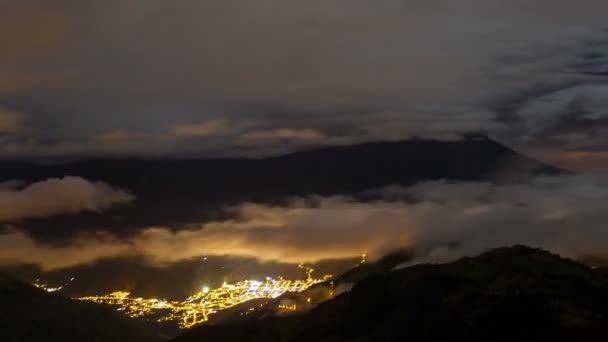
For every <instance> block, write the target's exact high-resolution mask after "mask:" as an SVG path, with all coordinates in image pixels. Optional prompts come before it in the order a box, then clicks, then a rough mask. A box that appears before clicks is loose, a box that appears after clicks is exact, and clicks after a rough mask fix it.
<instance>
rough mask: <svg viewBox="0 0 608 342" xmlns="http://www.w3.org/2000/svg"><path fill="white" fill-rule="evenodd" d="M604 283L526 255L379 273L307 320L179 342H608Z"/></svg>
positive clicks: (228, 329)
mask: <svg viewBox="0 0 608 342" xmlns="http://www.w3.org/2000/svg"><path fill="white" fill-rule="evenodd" d="M607 324H608V277H607V276H606V274H605V273H600V272H597V271H595V270H593V269H591V268H588V267H587V266H584V265H582V264H579V263H576V262H574V261H570V260H565V259H562V258H560V257H559V256H556V255H553V254H551V253H548V252H545V251H541V250H536V249H531V248H527V247H521V246H517V247H512V248H501V249H496V250H493V251H490V252H487V253H485V254H483V255H481V256H479V257H475V258H464V259H461V260H458V261H456V262H453V263H449V264H444V265H418V266H413V267H409V268H405V269H401V270H396V271H393V272H383V273H377V274H376V275H373V276H371V277H368V278H365V279H364V280H362V281H360V282H359V283H358V284H357V285H356V286H355V287H354V288H353V289H352V291H350V292H348V293H345V294H342V295H340V296H338V297H336V298H335V299H333V300H329V301H327V302H325V303H323V304H321V305H320V306H318V307H317V308H316V309H314V310H312V311H311V312H309V313H308V314H304V315H294V316H285V317H272V318H267V319H260V320H251V321H245V322H241V323H236V324H225V325H214V326H202V327H199V328H194V329H192V330H191V331H189V332H186V333H185V334H183V335H182V336H180V337H178V338H176V339H175V340H174V341H175V342H197V341H205V342H215V341H218V342H219V341H222V342H231V341H234V342H236V341H251V342H255V341H276V342H296V341H298V342H299V341H319V342H324V341H326V342H329V341H332V342H340V341H344V342H346V341H358V342H366V341H480V342H481V341H484V342H486V341H607V340H608V329H606V326H607Z"/></svg>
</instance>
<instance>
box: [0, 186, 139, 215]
mask: <svg viewBox="0 0 608 342" xmlns="http://www.w3.org/2000/svg"><path fill="white" fill-rule="evenodd" d="M133 199H134V197H133V196H132V195H130V194H128V193H127V192H125V191H123V190H120V189H116V188H113V187H111V186H109V185H107V184H105V183H102V182H95V183H93V182H89V181H87V180H85V179H82V178H80V177H65V178H50V179H47V180H45V181H41V182H37V183H33V184H30V185H28V186H26V187H25V188H23V189H14V188H13V189H10V188H8V189H7V190H2V188H0V222H14V221H18V220H21V219H27V218H37V217H50V216H55V215H61V214H74V213H78V212H81V211H85V210H92V211H102V210H105V209H108V208H110V207H111V206H113V205H115V204H124V203H128V202H131V201H132V200H133Z"/></svg>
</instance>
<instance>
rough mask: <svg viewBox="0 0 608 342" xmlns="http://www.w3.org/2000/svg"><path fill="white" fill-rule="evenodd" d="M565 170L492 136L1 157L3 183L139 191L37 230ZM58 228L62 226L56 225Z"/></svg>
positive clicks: (138, 222) (183, 219)
mask: <svg viewBox="0 0 608 342" xmlns="http://www.w3.org/2000/svg"><path fill="white" fill-rule="evenodd" d="M559 172H562V171H561V170H559V169H557V168H554V167H551V166H548V165H546V164H543V163H541V162H538V161H536V160H533V159H531V158H528V157H526V156H523V155H520V154H518V153H516V152H514V151H513V150H511V149H509V148H507V147H505V146H503V145H501V144H499V143H496V142H494V141H492V140H490V139H487V138H483V137H476V136H471V137H468V138H466V139H463V140H461V141H433V140H408V141H401V142H383V143H367V144H361V145H354V146H343V147H330V148H323V149H318V150H311V151H302V152H296V153H293V154H289V155H285V156H278V157H272V158H264V159H244V158H235V159H199V160H133V159H128V160H91V161H78V162H72V163H63V164H35V163H19V162H3V163H0V182H1V181H3V180H11V179H20V180H24V181H26V182H35V181H41V180H44V179H47V178H51V177H63V176H66V175H70V176H80V177H84V178H86V179H88V180H91V181H104V182H107V183H109V184H111V185H115V186H119V187H122V188H124V189H128V190H130V191H132V192H133V193H134V194H135V195H136V196H137V200H136V202H134V203H133V204H132V205H129V206H126V207H121V208H115V209H112V210H110V211H109V212H107V213H104V214H99V213H84V214H80V215H71V216H62V217H56V218H53V219H42V220H40V219H39V220H31V221H29V222H27V223H26V224H25V226H26V227H29V228H30V230H31V232H33V233H34V234H44V233H45V232H48V231H53V232H54V235H55V236H57V234H58V231H63V230H65V227H91V228H108V227H114V228H116V229H117V231H119V232H128V231H129V228H133V227H140V226H150V225H154V226H159V225H170V226H179V225H184V224H188V223H193V222H200V221H204V220H208V219H213V218H218V217H222V215H224V213H223V212H222V210H221V209H222V208H224V207H225V206H226V205H230V204H236V203H241V202H244V201H254V202H262V203H279V202H282V201H284V200H285V199H286V198H287V197H290V196H304V195H311V194H317V195H334V194H359V193H361V192H363V191H365V190H369V189H373V188H378V187H382V186H386V185H390V184H401V185H410V184H413V183H416V182H419V181H424V180H438V179H447V180H466V181H479V180H488V181H498V182H511V181H519V180H525V179H527V178H530V177H531V176H532V175H537V174H543V173H545V174H554V173H559ZM49 226H54V227H59V228H62V229H54V230H51V229H49V228H50V227H49Z"/></svg>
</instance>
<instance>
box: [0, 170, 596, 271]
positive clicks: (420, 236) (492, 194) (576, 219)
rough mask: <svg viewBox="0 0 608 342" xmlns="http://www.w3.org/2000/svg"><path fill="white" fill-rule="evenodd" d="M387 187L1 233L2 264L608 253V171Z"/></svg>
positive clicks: (433, 258)
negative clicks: (54, 237)
mask: <svg viewBox="0 0 608 342" xmlns="http://www.w3.org/2000/svg"><path fill="white" fill-rule="evenodd" d="M378 193H379V194H382V195H383V196H384V198H385V199H384V200H381V201H376V202H368V203H362V202H356V201H354V200H353V199H351V198H346V197H328V198H306V199H295V200H293V201H292V203H291V204H290V205H289V206H285V207H270V206H262V205H256V204H244V205H241V206H239V207H237V208H234V214H235V218H234V219H232V220H227V221H221V222H209V223H205V224H201V225H199V226H193V227H191V228H190V229H187V230H174V229H170V228H163V227H156V228H148V229H145V230H143V231H141V232H140V233H139V234H137V235H135V236H133V237H131V238H128V239H120V238H118V237H114V236H111V235H108V234H101V235H100V234H96V235H92V236H81V237H80V238H78V239H75V240H73V241H70V242H67V243H65V244H63V245H61V246H52V245H44V244H40V243H37V242H34V241H33V240H31V239H30V238H29V237H27V236H26V235H24V234H23V233H21V232H20V231H19V230H17V229H15V228H13V229H12V230H9V231H7V232H5V233H4V235H3V236H2V239H0V240H1V241H2V243H3V245H4V246H3V247H4V248H1V249H0V262H1V263H15V262H16V261H20V262H22V263H32V264H38V265H40V266H41V267H42V268H44V269H47V270H49V269H60V268H67V267H71V266H75V265H79V264H86V263H92V262H95V261H96V260H100V259H103V258H108V257H129V256H132V257H143V258H144V259H145V260H147V261H148V262H150V263H151V264H153V265H158V266H164V265H170V264H172V263H177V262H180V261H184V260H189V259H191V258H195V257H199V256H211V255H217V256H224V255H231V256H243V257H254V258H257V259H258V260H260V261H281V262H292V263H297V262H315V261H319V260H323V259H336V258H349V257H358V256H359V255H361V253H364V252H367V253H368V254H369V255H370V257H371V258H378V257H381V256H382V255H383V254H384V253H386V252H389V251H391V250H392V249H395V248H404V247H405V248H411V249H412V250H413V251H414V252H415V255H416V259H415V262H426V261H432V262H436V261H446V260H451V259H453V258H457V257H460V256H464V255H473V254H477V253H480V252H482V251H484V250H486V249H488V248H494V247H500V246H507V245H513V244H526V245H530V246H534V247H542V248H546V249H549V250H552V251H554V252H556V253H559V254H562V255H564V256H568V257H573V258H579V257H588V256H595V257H608V251H606V248H605V246H606V244H607V243H608V230H606V229H605V225H604V222H606V219H608V217H606V215H607V214H606V211H605V208H604V207H605V203H606V200H608V178H606V177H592V176H560V177H543V178H538V179H536V180H534V181H533V182H531V183H529V184H520V185H492V184H489V183H446V182H429V183H421V184H418V185H415V186H413V187H409V188H400V187H389V188H385V189H382V190H379V192H378Z"/></svg>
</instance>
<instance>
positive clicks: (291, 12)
mask: <svg viewBox="0 0 608 342" xmlns="http://www.w3.org/2000/svg"><path fill="white" fill-rule="evenodd" d="M606 13H608V2H606V1H605V0H579V1H571V0H535V1H524V0H510V1H506V0H458V1H453V0H452V1H448V0H405V1H397V0H375V1H369V0H348V1H347V0H308V1H291V0H257V1H250V0H230V1H229V0H206V1H189V0H182V1H165V0H105V1H79V0H53V1H48V0H8V1H6V0H5V1H0V160H1V161H2V162H14V161H33V162H42V163H44V164H53V163H64V162H68V161H78V160H88V159H104V158H109V159H121V158H144V159H163V160H174V159H184V158H211V157H264V156H273V155H280V154H284V153H289V152H293V151H299V150H303V149H311V148H320V147H326V146H337V145H338V146H348V145H353V144H358V143H364V142H372V141H400V140H405V139H411V138H425V139H435V140H441V141H458V140H459V139H461V137H462V135H463V134H465V133H471V132H478V133H482V134H484V135H487V136H488V137H490V138H491V139H493V140H495V141H498V142H500V143H502V144H505V145H506V146H509V147H510V148H513V149H514V150H516V151H518V152H520V153H523V154H526V155H529V156H531V157H534V158H536V159H538V160H541V161H543V162H546V163H549V164H552V165H556V166H558V167H561V168H563V169H564V170H570V171H574V172H576V174H565V175H562V176H556V177H549V178H540V179H535V180H532V181H530V182H529V183H527V184H517V185H505V184H501V185H495V184H490V183H488V182H481V181H480V182H471V181H469V182H459V183H450V182H444V181H433V182H425V183H421V184H418V185H415V186H413V187H390V185H391V184H384V186H389V188H386V187H382V189H381V190H378V192H377V194H379V195H378V196H377V197H376V198H375V200H374V201H372V202H369V201H366V202H363V201H360V200H359V199H358V198H355V197H352V196H350V195H346V194H332V195H331V196H320V197H315V199H314V201H312V202H314V203H313V204H311V201H309V199H308V198H307V197H306V196H298V197H297V198H291V199H289V201H287V203H282V204H280V205H279V204H276V203H274V204H271V203H238V204H236V205H234V204H231V207H230V209H229V210H228V212H229V213H230V215H231V217H229V218H226V217H218V218H215V219H209V220H205V221H201V222H190V223H189V224H188V225H187V226H185V225H182V224H181V222H180V225H177V223H176V225H175V226H173V225H172V224H171V222H170V223H169V224H163V225H159V226H155V225H147V226H138V227H134V228H133V229H132V230H130V231H129V233H128V234H124V236H122V235H120V234H116V232H115V229H112V228H111V227H107V228H106V229H98V228H95V230H91V229H90V228H89V227H88V226H85V225H83V226H82V227H81V226H78V227H77V228H74V226H71V227H70V232H72V231H74V230H76V233H73V234H72V233H70V234H67V235H66V234H60V233H59V230H61V228H58V229H59V230H58V232H57V235H61V236H62V238H61V239H60V241H49V240H44V239H41V238H40V237H38V236H34V235H32V234H31V231H29V230H28V229H24V226H25V225H27V224H29V225H31V222H30V221H28V220H32V219H36V220H44V219H47V218H53V217H56V216H62V215H63V216H70V215H77V214H81V213H82V212H95V213H96V214H97V215H103V214H104V213H106V212H112V210H114V208H116V207H125V206H127V207H128V206H133V205H137V203H140V202H139V201H141V199H142V198H141V195H140V194H137V193H133V192H132V191H131V189H130V188H131V187H130V186H129V185H128V184H127V185H126V186H124V185H121V186H120V187H119V186H116V185H115V184H109V183H107V182H100V181H99V182H98V181H93V180H88V179H84V178H81V177H71V178H53V179H47V180H40V181H38V182H33V183H31V182H26V181H24V180H22V179H21V178H20V176H21V175H19V174H15V175H14V176H12V177H10V179H8V178H7V179H4V180H0V223H1V224H2V225H3V227H4V228H3V231H4V232H3V235H0V237H1V239H0V263H1V264H2V265H4V266H6V267H9V268H10V269H11V272H15V273H18V274H20V275H21V276H22V277H34V276H35V275H36V274H43V273H44V272H58V273H57V274H55V275H54V276H55V277H56V278H59V279H63V278H64V277H68V275H71V274H73V273H79V274H87V277H88V279H95V281H96V282H97V281H98V280H99V279H98V278H103V279H106V280H108V283H107V284H103V285H101V283H98V284H100V287H99V289H100V291H101V290H103V289H105V288H106V287H111V286H114V285H116V284H122V285H125V284H126V285H125V286H127V287H128V286H131V287H133V286H135V287H137V286H140V287H141V288H142V289H143V291H150V292H154V291H155V290H150V289H149V288H146V287H145V286H141V285H133V284H135V283H137V281H138V280H133V279H128V276H129V274H131V275H134V274H139V275H137V276H134V277H138V279H139V281H140V283H141V282H143V280H141V279H144V278H146V280H145V282H146V284H149V283H153V280H150V279H148V278H154V277H157V276H158V277H161V275H159V274H162V275H164V276H165V277H166V276H167V274H172V277H176V278H178V276H177V275H176V274H180V276H181V277H183V278H184V279H187V280H184V286H182V287H181V288H180V289H179V291H177V292H178V293H180V294H181V293H182V292H187V291H189V290H190V289H192V287H193V286H198V285H197V284H199V283H200V281H201V278H205V279H207V280H206V281H208V282H214V281H218V279H220V278H222V277H226V276H227V274H228V273H229V272H227V271H222V267H224V266H223V265H225V264H229V262H228V261H226V260H231V261H230V262H232V264H231V265H233V263H234V260H236V259H234V258H242V259H238V260H242V264H239V265H244V266H242V267H241V266H239V267H237V269H238V272H236V273H239V275H238V276H236V278H238V277H239V276H244V275H254V276H255V275H258V276H259V275H260V274H261V272H262V271H260V270H261V269H263V270H264V272H266V271H268V272H275V271H276V272H278V271H277V270H281V272H286V271H285V270H286V269H287V268H290V267H292V266H293V265H289V266H286V265H285V264H297V263H299V262H302V261H310V262H319V261H321V260H328V259H331V260H335V259H342V260H348V261H341V262H334V261H331V262H329V261H325V262H326V263H329V264H332V265H334V264H336V265H337V264H339V265H340V266H335V267H334V269H343V268H344V265H351V264H352V261H353V260H356V259H357V258H358V255H360V254H361V253H362V252H375V255H376V256H380V255H381V254H382V253H385V252H387V251H389V250H391V249H393V248H398V247H403V246H415V247H416V248H418V249H419V250H420V251H424V253H422V254H420V255H421V257H420V261H429V260H447V259H450V258H453V257H456V256H460V255H465V254H471V253H477V252H480V251H482V250H484V248H488V247H495V246H502V245H508V244H512V243H528V244H532V245H535V246H542V247H547V248H551V249H552V250H556V251H559V252H563V253H565V254H567V255H569V256H576V257H585V256H600V257H603V256H605V255H603V254H602V253H604V254H605V252H604V249H605V248H604V247H605V246H606V243H608V233H606V232H605V231H604V229H603V227H602V225H601V224H600V222H606V221H605V220H606V219H607V218H606V217H604V216H605V213H604V211H605V210H603V209H602V205H603V204H605V203H607V202H606V200H608V179H607V178H606V177H605V176H604V175H603V173H605V172H608V25H606ZM62 176H73V175H68V174H66V175H62ZM151 186H154V185H151ZM307 195H314V194H313V193H311V194H307ZM412 198H414V199H415V201H414V202H412ZM108 215H110V214H108ZM119 219H120V218H117V220H119ZM28 222H29V223H28ZM53 229H55V228H53ZM66 230H67V228H66ZM53 234H54V233H53V232H50V233H49V234H47V235H53ZM64 236H65V237H64ZM463 241H464V244H465V247H463V248H462V249H461V250H458V251H452V250H449V251H447V250H446V247H445V246H448V245H451V244H453V243H454V242H457V243H463ZM203 256H215V257H217V258H225V259H221V260H220V259H214V260H215V261H214V265H215V266H213V267H212V269H213V270H214V271H213V272H211V271H208V269H207V268H205V267H207V266H201V264H200V263H199V261H200V258H201V257H203ZM193 260H199V261H196V262H194V261H193ZM96 263H99V264H96ZM24 264H26V265H27V266H23V265H24ZM91 265H93V266H91ZM95 265H97V266H95ZM112 265H114V266H112ZM116 265H120V266H116ZM192 265H194V266H192ZM260 265H262V266H260ZM95 267H97V268H95ZM209 267H211V266H209ZM235 267H236V266H235ZM264 267H266V268H264ZM332 267H333V266H332ZM332 267H329V266H328V267H327V269H332ZM118 269H124V271H116V270H118ZM134 269H138V270H141V272H140V273H137V272H135V271H133V270H134ZM233 269H234V268H233ZM245 269H246V270H245ZM86 270H88V271H86ZM91 270H97V271H98V273H97V276H93V274H95V272H94V271H91ZM205 270H207V271H205ZM112 272H115V274H116V273H120V275H116V276H115V278H116V279H114V280H111V279H110V278H112V276H111V274H112ZM130 272H131V273H130ZM138 272H139V271H138ZM163 272H169V273H163ZM231 272H233V273H234V272H235V271H231ZM296 272H297V268H296ZM143 274H145V275H146V276H143ZM77 276H78V275H77ZM214 277H215V278H214ZM212 278H213V279H212ZM209 279H211V280H209ZM91 281H92V280H91ZM220 282H221V280H220ZM108 284H109V285H108ZM129 284H130V285H129ZM91 286H92V285H90V284H89V285H82V286H81V287H82V291H92V290H91ZM116 286H118V285H116ZM169 287H170V286H168V285H166V284H165V285H158V288H159V289H160V290H158V291H159V292H162V291H165V292H163V293H169V292H170V291H168V290H167V288H169ZM144 288H145V289H144ZM170 294H171V295H175V293H174V292H171V293H170Z"/></svg>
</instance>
